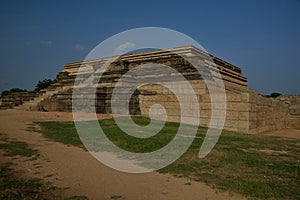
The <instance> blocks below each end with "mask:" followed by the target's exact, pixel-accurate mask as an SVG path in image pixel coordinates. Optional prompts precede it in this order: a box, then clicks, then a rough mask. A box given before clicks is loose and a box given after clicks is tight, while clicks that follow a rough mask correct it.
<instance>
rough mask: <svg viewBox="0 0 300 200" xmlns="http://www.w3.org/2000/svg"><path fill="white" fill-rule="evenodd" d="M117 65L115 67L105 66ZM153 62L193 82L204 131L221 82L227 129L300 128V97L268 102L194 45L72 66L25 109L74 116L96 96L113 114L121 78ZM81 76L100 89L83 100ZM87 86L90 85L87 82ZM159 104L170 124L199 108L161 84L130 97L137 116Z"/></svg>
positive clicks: (167, 77) (172, 79) (235, 71)
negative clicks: (76, 91)
mask: <svg viewBox="0 0 300 200" xmlns="http://www.w3.org/2000/svg"><path fill="white" fill-rule="evenodd" d="M187 58H188V59H187ZM111 60H113V62H112V63H110V64H109V65H108V66H105V65H106V64H107V62H108V61H111ZM187 60H192V61H193V60H195V62H196V61H197V62H201V65H202V66H204V67H202V68H201V70H202V71H201V72H200V73H199V71H198V70H197V69H196V68H195V67H194V66H193V65H192V64H191V63H190V62H189V61H187ZM149 63H150V64H151V63H152V64H160V65H164V66H168V67H171V68H172V69H175V70H176V71H178V72H179V73H180V74H181V75H182V76H183V77H184V78H185V79H186V80H187V81H188V82H189V84H190V86H191V87H192V88H193V90H194V92H195V94H196V96H197V101H198V103H199V107H200V125H202V126H208V125H209V124H210V120H211V111H212V102H211V95H212V94H217V93H218V92H220V91H219V90H220V87H218V85H217V84H216V83H215V81H214V80H216V79H221V80H222V81H223V84H224V86H225V93H226V120H225V125H224V129H226V130H231V131H237V132H243V133H260V132H265V131H271V130H279V129H284V128H300V97H299V96H284V97H278V98H276V99H272V98H266V97H263V96H261V95H260V94H257V93H256V92H255V91H253V90H251V89H250V88H249V87H248V86H247V78H246V77H244V76H243V74H242V70H241V68H239V67H236V66H234V65H232V64H230V63H228V62H226V61H223V60H221V59H219V58H217V57H215V56H212V55H209V54H207V53H205V52H203V51H201V50H200V49H197V48H195V47H193V46H183V47H177V48H173V49H166V50H155V51H150V52H144V53H135V54H126V55H122V56H120V57H110V58H99V59H95V60H89V61H82V62H74V63H67V64H65V65H64V70H63V71H61V72H59V73H58V75H57V77H56V79H57V81H56V83H55V84H54V85H51V86H50V87H49V88H47V89H46V90H45V91H44V92H43V94H41V95H40V96H39V97H36V98H35V99H34V100H32V101H31V104H30V106H26V103H24V104H23V106H21V107H20V108H21V109H31V110H47V111H72V98H86V97H88V96H95V105H96V111H97V112H98V113H111V96H112V92H113V89H114V87H115V86H116V84H117V83H118V81H119V80H120V78H121V77H123V76H124V74H125V73H126V72H128V71H130V70H132V69H134V68H136V67H137V66H141V65H145V64H149ZM103 67H105V68H106V70H105V71H104V72H103V74H102V76H101V78H100V80H99V77H100V72H99V69H101V68H103ZM79 68H80V70H79ZM217 72H219V73H220V75H221V76H220V77H219V76H217ZM156 74H159V80H164V81H166V82H168V83H169V84H172V85H176V88H177V89H178V90H179V91H180V92H181V95H183V96H184V100H185V101H186V102H189V101H191V97H190V94H188V93H186V91H188V88H185V86H184V84H182V83H181V82H180V81H177V79H176V76H173V75H172V74H168V73H165V72H164V71H161V72H156ZM76 76H78V77H87V78H88V83H86V84H89V85H90V87H91V88H93V87H94V88H97V89H96V90H94V91H93V90H89V89H86V88H85V89H83V90H82V94H81V95H78V96H76V97H74V96H72V91H73V87H74V86H73V85H74V81H75V78H76ZM150 76H151V74H150V75H149V76H145V77H142V78H145V79H147V77H148V78H149V77H150ZM81 81H82V82H84V81H86V79H83V80H81ZM208 82H210V83H211V84H212V85H214V84H215V85H214V87H213V89H210V90H208V87H207V83H208ZM95 91H96V93H95ZM83 102H84V101H83ZM153 104H160V105H162V106H163V107H164V108H165V110H166V112H167V116H168V118H167V120H168V121H175V122H179V121H180V114H181V113H180V112H181V110H180V109H185V110H187V111H188V112H190V113H191V114H193V112H195V110H194V108H193V107H189V106H187V107H185V108H180V106H179V102H178V99H177V98H176V96H175V95H174V94H173V93H172V91H170V90H169V89H168V88H166V87H164V86H163V85H160V84H145V85H141V86H139V87H138V88H137V89H136V91H135V92H134V93H133V95H132V96H131V98H130V103H129V112H130V114H132V115H144V116H148V113H149V109H150V107H151V106H152V105H153ZM82 106H83V107H84V106H85V105H82ZM22 107H23V108H22ZM213 109H223V108H222V106H221V103H220V106H218V103H217V104H216V103H215V104H214V108H213ZM158 112H160V111H158ZM192 120H194V119H191V121H192Z"/></svg>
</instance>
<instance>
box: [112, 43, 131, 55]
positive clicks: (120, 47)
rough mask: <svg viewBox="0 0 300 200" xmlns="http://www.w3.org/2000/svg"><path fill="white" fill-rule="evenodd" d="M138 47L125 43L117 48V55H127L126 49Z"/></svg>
mask: <svg viewBox="0 0 300 200" xmlns="http://www.w3.org/2000/svg"><path fill="white" fill-rule="evenodd" d="M135 46H136V45H135V44H134V43H131V42H125V43H124V44H121V45H120V46H118V47H117V48H115V54H122V53H125V50H126V49H128V50H129V49H130V48H132V47H135Z"/></svg>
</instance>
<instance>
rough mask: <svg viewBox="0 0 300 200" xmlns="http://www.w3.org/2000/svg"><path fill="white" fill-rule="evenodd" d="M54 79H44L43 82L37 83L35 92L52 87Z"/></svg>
mask: <svg viewBox="0 0 300 200" xmlns="http://www.w3.org/2000/svg"><path fill="white" fill-rule="evenodd" d="M55 82H56V81H55V79H54V80H51V79H44V80H43V81H39V82H38V83H37V84H36V86H35V89H34V90H35V91H40V90H42V89H45V88H47V87H49V86H50V85H52V84H53V83H55Z"/></svg>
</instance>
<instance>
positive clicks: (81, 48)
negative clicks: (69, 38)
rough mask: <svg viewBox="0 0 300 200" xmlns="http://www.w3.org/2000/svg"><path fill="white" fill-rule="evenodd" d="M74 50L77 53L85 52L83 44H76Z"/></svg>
mask: <svg viewBox="0 0 300 200" xmlns="http://www.w3.org/2000/svg"><path fill="white" fill-rule="evenodd" d="M74 48H75V50H76V51H83V50H84V49H85V48H84V46H83V45H81V44H75V46H74Z"/></svg>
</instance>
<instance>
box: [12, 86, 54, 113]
mask: <svg viewBox="0 0 300 200" xmlns="http://www.w3.org/2000/svg"><path fill="white" fill-rule="evenodd" d="M57 93H58V90H56V89H55V88H50V89H45V90H42V94H41V95H39V96H38V97H36V98H34V99H33V100H30V101H27V102H24V103H23V104H21V105H19V106H16V107H14V109H16V110H32V111H33V110H41V111H42V108H39V107H38V106H37V105H38V104H39V103H40V102H41V101H43V100H44V99H46V98H50V97H51V96H52V95H55V94H57Z"/></svg>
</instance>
